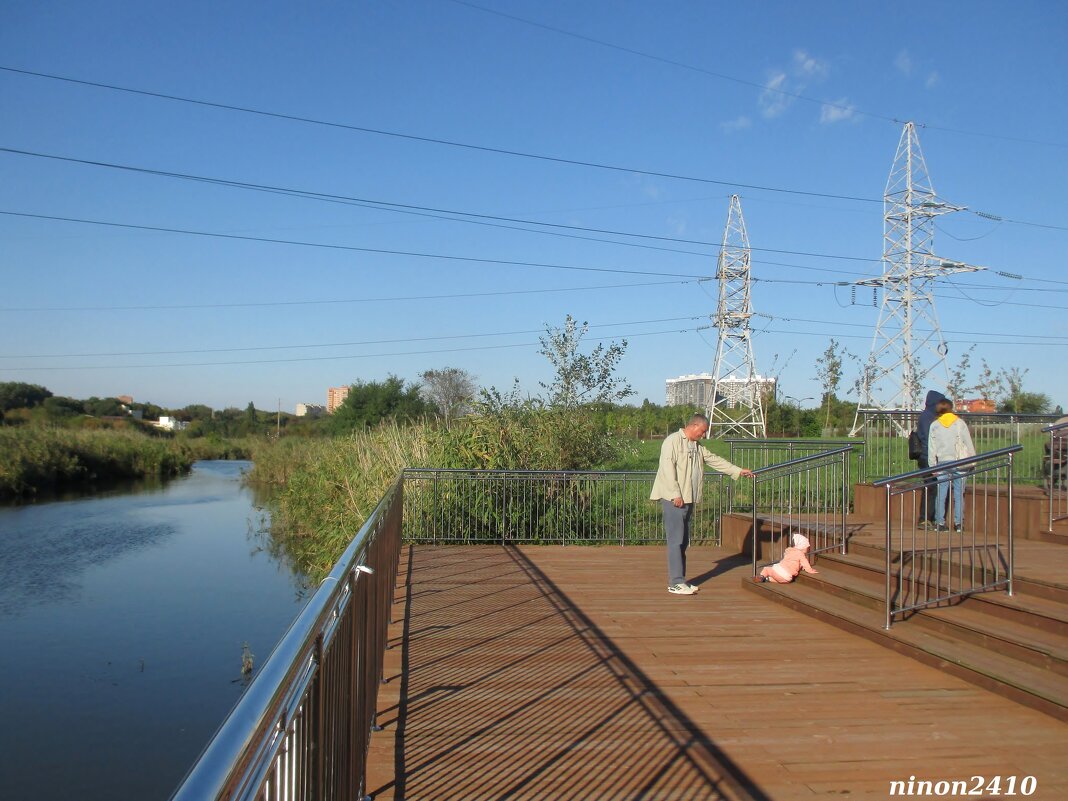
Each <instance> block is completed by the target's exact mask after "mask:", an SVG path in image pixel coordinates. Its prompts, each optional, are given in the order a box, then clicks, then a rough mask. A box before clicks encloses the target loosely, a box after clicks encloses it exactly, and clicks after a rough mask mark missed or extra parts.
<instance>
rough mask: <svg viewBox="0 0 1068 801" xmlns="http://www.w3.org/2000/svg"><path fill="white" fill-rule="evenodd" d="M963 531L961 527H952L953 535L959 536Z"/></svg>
mask: <svg viewBox="0 0 1068 801" xmlns="http://www.w3.org/2000/svg"><path fill="white" fill-rule="evenodd" d="M963 531H964V529H963V527H961V526H953V533H954V534H961V533H963Z"/></svg>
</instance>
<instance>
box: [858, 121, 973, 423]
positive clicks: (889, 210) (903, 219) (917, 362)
mask: <svg viewBox="0 0 1068 801" xmlns="http://www.w3.org/2000/svg"><path fill="white" fill-rule="evenodd" d="M963 209H964V207H963V206H953V205H950V204H949V203H945V202H943V201H941V200H939V199H938V196H937V195H936V194H935V191H934V187H933V186H931V178H930V176H929V175H928V173H927V162H926V161H925V160H924V158H923V152H922V151H921V150H920V140H919V138H918V137H917V135H916V126H915V125H914V124H913V123H911V122H908V123H905V129H904V131H902V133H901V139H900V141H899V142H898V145H897V154H896V155H895V156H894V164H893V166H892V167H891V168H890V178H889V179H888V180H887V182H886V191H885V193H884V194H883V274H882V276H881V277H880V278H872V279H869V280H866V281H857V282H856V283H857V285H858V286H873V287H882V290H883V300H882V306H881V308H880V310H879V321H878V323H876V326H875V336H874V338H873V340H872V346H871V354H870V355H869V356H868V361H867V363H866V364H865V365H864V370H863V374H862V377H861V383H860V390H861V402H860V405H859V406H858V408H857V418H856V420H855V421H854V423H853V431H852V432H851V435H855V434H856V433H857V432H858V431H859V429H860V427H862V425H863V422H862V420H861V413H862V411H863V410H864V409H883V410H889V409H918V408H920V400H921V397H920V396H921V393H922V391H923V388H924V385H925V384H927V383H937V384H938V386H939V387H941V388H945V387H946V386H947V385H948V384H949V368H948V367H947V365H946V352H947V348H946V343H945V341H944V340H943V338H942V328H941V326H940V325H939V322H938V312H937V310H936V309H935V302H934V288H935V284H936V283H937V281H938V280H939V279H941V278H944V277H945V276H947V275H951V274H954V273H963V272H975V271H976V270H982V269H984V268H982V267H974V266H971V265H968V264H962V263H961V262H957V261H949V260H946V259H943V258H940V257H939V256H937V255H935V252H934V228H935V218H936V217H940V216H941V215H943V214H949V213H951V212H954V211H962V210H963Z"/></svg>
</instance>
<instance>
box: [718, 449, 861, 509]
mask: <svg viewBox="0 0 1068 801" xmlns="http://www.w3.org/2000/svg"><path fill="white" fill-rule="evenodd" d="M725 442H727V443H728V444H729V445H730V447H731V449H730V457H729V458H730V461H731V462H733V463H734V464H736V465H738V466H739V467H744V468H748V469H749V470H759V469H760V468H762V467H767V466H769V465H773V464H782V463H783V462H788V461H790V460H791V459H797V458H799V457H801V456H811V455H813V454H817V453H826V452H827V451H830V450H835V449H837V448H844V447H846V446H852V447H853V450H852V453H851V456H850V468H849V470H850V474H851V475H853V476H863V475H864V474H865V472H866V470H865V467H864V440H862V439H728V440H725ZM849 497H850V502H849V505H850V508H852V497H853V486H852V484H850V486H849Z"/></svg>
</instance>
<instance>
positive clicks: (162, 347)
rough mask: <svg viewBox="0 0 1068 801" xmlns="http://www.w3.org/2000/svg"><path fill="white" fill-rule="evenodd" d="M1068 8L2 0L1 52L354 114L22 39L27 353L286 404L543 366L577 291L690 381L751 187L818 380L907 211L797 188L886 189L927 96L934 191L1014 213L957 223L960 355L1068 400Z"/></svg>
mask: <svg viewBox="0 0 1068 801" xmlns="http://www.w3.org/2000/svg"><path fill="white" fill-rule="evenodd" d="M487 9H488V10H487ZM494 12H497V13H494ZM1066 34H1068V9H1066V8H1065V7H1064V6H1062V5H1061V4H1057V3H1047V2H1022V3H1016V4H1013V5H1012V6H1011V8H1010V7H1008V6H1006V5H1005V4H1004V3H992V2H978V3H976V2H967V3H963V2H940V3H934V4H928V5H927V6H925V7H924V8H923V9H922V12H921V11H918V10H909V8H908V7H906V6H902V5H901V4H897V5H892V4H874V3H865V4H858V3H854V2H822V3H793V2H769V3H760V4H752V3H749V4H741V3H720V2H716V3H712V2H696V1H694V2H672V3H656V4H654V3H643V2H630V1H629V0H614V1H613V2H607V1H605V2H599V1H597V0H592V1H590V2H583V3H571V2H557V0H545V1H544V2H537V3H535V2H519V1H518V0H516V1H515V2H507V1H504V0H479V2H478V3H472V4H468V3H466V2H455V1H454V0H396V2H379V3H370V2H357V3H351V2H346V3H341V2H324V3H316V4H294V3H282V2H257V3H251V2H234V3H225V4H220V3H209V2H188V3H181V4H163V3H134V2H100V3H93V4H85V3H75V2H47V1H46V2H40V1H37V0H35V1H33V2H30V1H29V0H27V1H22V0H8V2H5V3H4V4H3V5H2V6H0V54H2V56H0V67H7V68H13V69H16V70H24V71H29V72H34V73H45V74H49V75H53V76H60V77H64V78H70V79H75V80H78V81H87V82H92V83H99V84H108V85H112V86H115V87H125V88H128V89H136V90H140V91H146V92H153V93H158V94H165V95H172V96H176V97H182V98H188V99H194V100H199V101H206V102H207V103H213V104H220V105H229V106H237V107H242V108H246V109H255V110H259V111H265V112H271V113H272V114H275V115H285V116H288V117H300V118H305V119H308V120H316V121H320V122H327V123H333V124H332V125H323V124H313V123H310V122H301V121H297V120H293V119H283V118H280V117H279V116H268V115H264V114H252V113H243V112H239V111H234V110H229V109H223V108H218V107H214V106H211V105H205V104H203V103H201V104H193V103H188V102H178V101H175V100H169V99H163V98H159V97H150V96H146V95H144V94H135V93H130V92H122V91H117V90H114V89H105V88H100V87H95V86H88V85H84V84H77V83H72V82H70V81H60V80H55V79H50V78H44V77H39V76H34V75H28V74H25V73H20V72H12V71H10V70H0V147H2V148H6V149H7V151H3V152H0V211H3V212H9V213H6V214H0V243H2V246H0V275H2V277H3V283H2V286H3V289H2V291H0V325H2V326H3V331H4V336H3V338H2V340H0V380H6V381H29V382H32V383H38V384H44V385H45V386H47V387H49V388H50V389H52V390H53V391H54V392H56V393H57V394H64V395H73V396H76V397H88V396H90V395H98V396H111V395H118V394H129V395H133V396H134V397H135V398H136V399H138V400H143V401H152V402H155V403H157V404H160V405H163V406H168V407H180V406H183V405H186V404H188V403H207V404H208V405H211V406H213V407H216V408H220V407H225V406H239V407H243V406H245V405H246V404H247V403H248V402H249V401H253V402H255V404H256V405H257V407H259V408H265V409H274V408H275V407H276V406H277V405H278V404H279V403H281V407H282V409H283V410H289V411H292V409H293V407H294V404H296V403H297V402H300V401H305V402H319V403H322V402H325V395H326V389H327V387H329V386H335V385H341V384H347V383H351V382H353V381H356V380H365V381H366V380H380V379H383V378H385V377H386V376H387V375H389V374H390V373H393V374H396V375H398V376H400V377H402V378H404V379H406V380H415V379H417V378H418V375H419V374H420V373H421V372H422V371H424V370H427V369H434V368H441V367H445V366H453V367H460V368H463V369H466V370H468V371H469V372H470V373H472V374H473V375H474V376H475V377H476V378H477V380H478V382H479V383H480V384H481V385H496V386H497V387H499V388H505V387H509V386H510V385H511V383H512V380H513V378H518V379H519V380H520V382H521V386H522V387H523V388H524V389H525V390H527V391H530V392H536V391H538V389H539V387H538V384H539V382H541V381H547V380H549V366H548V363H547V362H546V360H545V359H544V357H542V356H539V355H538V353H537V350H538V348H537V344H536V343H537V338H538V332H540V331H543V330H544V327H545V326H546V325H547V324H548V325H561V324H562V323H563V321H564V318H565V316H566V315H567V314H571V315H573V316H574V317H576V318H578V319H579V320H584V321H588V322H589V324H590V326H591V329H590V334H589V339H590V344H591V346H592V344H593V340H594V339H596V338H600V337H609V338H626V339H628V341H629V345H628V349H627V355H626V357H625V358H624V360H623V363H622V367H621V370H622V372H623V374H624V375H625V376H626V377H627V378H628V379H629V380H630V382H631V384H632V385H633V386H634V388H635V390H636V391H637V396H636V398H635V399H634V400H635V401H636V402H640V401H641V400H642V398H646V397H647V398H649V399H650V400H653V401H655V402H658V403H662V402H663V400H664V380H665V379H666V378H669V377H674V376H677V375H681V374H684V373H692V372H702V371H710V370H711V369H712V367H713V360H714V356H715V345H716V332H715V330H713V329H708V328H705V330H698V329H700V328H701V327H707V326H708V325H709V324H710V321H709V319H708V316H709V315H710V314H712V313H713V312H714V310H715V305H716V297H717V288H716V286H715V284H714V282H711V281H705V282H699V281H698V277H702V276H703V277H709V276H712V275H714V272H715V260H716V253H717V250H718V249H717V247H716V246H715V245H713V244H701V243H717V242H719V240H720V239H721V237H722V234H723V227H724V224H725V222H726V215H727V210H728V203H729V196H730V195H731V193H732V192H737V193H738V194H740V195H741V198H742V208H743V212H744V216H745V221H746V225H747V228H748V232H749V237H750V241H751V244H752V245H753V247H754V248H763V249H767V250H759V251H758V250H754V253H753V260H752V273H753V277H754V279H755V282H754V284H753V306H754V310H755V311H756V312H757V313H758V314H760V315H767V316H766V317H765V316H761V317H758V318H756V322H755V330H756V333H755V334H754V339H753V342H754V352H755V356H756V362H757V367H758V369H759V370H760V372H762V373H771V374H778V375H779V376H780V380H781V386H782V391H783V392H784V393H785V394H787V395H790V396H793V397H796V398H805V397H815V396H818V394H819V391H820V389H819V386H818V384H817V383H816V381H815V369H814V362H815V360H816V358H818V356H819V354H820V353H822V352H823V351H824V350H825V349H826V347H827V345H828V342H829V340H830V339H831V338H832V337H834V338H835V339H837V340H838V341H839V342H841V343H842V344H843V345H845V347H846V348H848V349H849V350H850V351H851V352H852V353H854V354H857V355H858V356H861V357H866V355H867V353H868V351H869V350H870V348H871V338H872V333H873V330H874V325H875V323H876V320H877V317H878V309H877V308H875V307H873V305H872V291H871V290H870V289H863V288H861V289H857V291H856V298H855V302H854V301H853V294H852V292H851V289H850V288H849V287H848V286H835V285H834V284H835V282H841V281H854V280H859V279H863V278H865V277H871V276H872V275H876V274H878V273H879V272H880V271H881V267H880V264H879V262H878V259H879V256H880V254H881V252H882V206H881V203H879V202H863V201H858V200H845V199H841V198H834V197H818V196H813V195H811V194H800V193H819V194H825V195H837V196H848V197H855V198H862V199H870V200H875V201H878V200H880V199H881V197H882V193H883V189H884V187H885V185H886V180H887V175H888V173H889V169H890V166H891V163H892V161H893V157H894V151H895V148H896V146H897V142H898V139H899V137H900V135H901V127H902V126H901V121H904V120H909V119H911V120H915V121H917V122H918V123H922V124H924V125H926V126H927V127H925V128H922V129H921V130H920V134H919V135H920V141H921V144H922V147H923V150H924V155H925V156H926V160H927V166H928V168H929V170H930V174H931V178H932V181H933V184H934V187H935V189H936V190H937V191H938V193H939V195H940V196H941V197H942V198H944V199H945V200H947V201H949V202H951V203H955V204H959V205H964V206H967V207H968V208H969V209H970V210H972V211H980V212H983V213H985V214H991V215H996V216H999V217H1001V218H1003V221H995V220H991V219H989V218H986V217H981V216H979V215H977V214H974V213H972V211H969V212H962V213H958V214H954V215H950V216H947V217H943V218H941V219H940V220H939V223H938V225H939V228H938V232H937V234H936V249H937V250H938V251H939V253H940V254H941V255H944V256H945V257H947V258H951V259H954V260H960V261H964V262H969V263H973V264H979V265H986V266H989V267H991V268H992V269H991V270H989V271H986V272H980V273H974V274H969V275H965V276H956V277H954V278H953V279H952V281H951V282H946V284H945V285H944V286H940V287H939V289H938V290H937V292H936V297H937V304H938V306H937V308H938V314H939V317H940V320H941V325H942V328H943V330H944V332H945V338H946V340H947V342H948V345H949V360H950V362H951V363H953V362H955V361H956V360H957V359H958V358H959V356H960V355H961V354H963V353H964V352H965V350H966V349H967V348H968V347H969V345H970V344H972V343H976V348H975V351H974V353H973V363H975V364H976V365H977V364H978V363H979V360H980V359H985V360H986V361H987V362H988V363H989V364H990V365H991V366H993V367H995V368H1007V367H1021V368H1024V369H1027V370H1028V373H1027V376H1026V380H1025V387H1026V388H1027V389H1029V390H1033V391H1039V392H1044V393H1046V394H1048V395H1050V396H1051V398H1052V399H1053V400H1054V402H1056V403H1061V404H1063V405H1068V376H1066V373H1068V371H1066V370H1065V369H1064V368H1065V366H1066V364H1068V360H1066V358H1065V356H1066V353H1068V315H1066V314H1065V309H1066V307H1068V273H1066V271H1065V269H1064V261H1065V260H1064V256H1065V252H1066V245H1068V214H1066V210H1068V198H1066V191H1065V188H1066V187H1068V113H1066V104H1065V76H1066V75H1068V55H1066V52H1068V51H1066V49H1065V47H1064V41H1065V39H1066ZM609 45H610V46H609ZM774 90H779V91H778V92H776V91H774ZM782 92H786V93H789V94H783V93H782ZM796 95H800V96H802V97H796ZM825 102H829V103H831V104H833V105H825ZM344 126H350V127H344ZM354 127H355V128H361V129H374V130H377V131H380V132H389V133H395V134H404V135H407V136H408V137H422V138H424V139H434V140H447V141H451V142H455V143H462V144H466V145H475V146H478V147H479V148H489V149H495V150H508V151H514V152H517V153H526V154H531V155H539V156H548V157H552V158H554V159H562V160H565V161H571V162H586V163H589V164H600V165H607V166H612V167H619V168H623V169H604V168H602V167H595V166H581V165H578V164H574V163H563V162H561V161H550V160H546V159H536V158H529V157H522V156H517V155H506V154H503V153H499V152H490V151H489V150H483V149H476V148H471V147H457V146H453V145H447V144H441V143H437V142H428V141H420V140H418V139H413V138H404V137H398V136H391V135H385V133H373V132H370V131H368V130H353V128H354ZM11 150H18V151H25V152H27V153H33V154H37V155H26V154H18V153H12V152H9V151H11ZM46 155H47V156H59V157H62V158H64V159H79V160H83V161H95V162H102V163H106V164H111V165H123V166H127V167H134V168H138V169H142V170H144V169H148V170H156V171H162V172H170V173H180V174H184V175H191V176H200V177H207V178H212V179H220V180H225V181H232V182H241V183H247V184H256V185H259V186H270V187H277V188H284V189H287V190H300V191H302V192H310V193H318V194H319V195H329V196H331V199H332V201H333V202H325V201H323V200H313V199H309V198H308V197H307V196H304V197H297V196H294V195H293V194H292V193H279V192H263V191H250V190H248V189H242V188H236V187H233V186H223V185H220V184H219V183H207V182H203V181H190V180H181V179H175V178H167V177H161V176H158V175H152V174H147V173H144V172H134V171H129V170H120V169H116V168H115V167H105V166H91V165H86V164H79V163H74V162H72V161H62V160H57V159H49V158H45V157H44V156H46ZM638 171H644V173H643V172H638ZM649 173H657V174H658V175H653V174H649ZM668 176H678V177H668ZM693 179H701V180H693ZM716 182H723V183H716ZM734 182H736V183H739V184H746V185H749V187H756V186H760V187H767V188H768V189H756V188H741V187H738V186H732V183H734ZM772 189H774V190H783V189H785V190H793V191H792V192H783V191H769V190H772ZM338 197H344V198H359V199H361V200H365V201H374V202H375V203H381V202H385V203H393V204H404V205H406V206H417V207H423V208H433V209H442V210H452V211H456V212H466V213H469V214H471V213H473V214H479V215H489V216H493V217H507V218H513V219H518V220H529V221H536V222H542V223H552V224H556V225H566V226H574V227H575V228H577V229H599V230H604V231H613V232H620V234H637V235H643V236H645V237H663V238H664V239H661V240H656V239H641V238H635V237H632V236H631V237H628V236H622V235H607V234H599V233H590V232H588V231H576V230H574V229H560V228H557V229H552V230H555V231H556V232H557V233H570V234H572V236H553V235H547V234H545V233H536V232H531V231H529V230H523V231H520V230H515V226H518V227H521V228H526V229H530V228H536V227H537V226H532V225H528V224H526V223H503V224H504V225H511V226H513V227H512V228H507V227H500V225H502V222H501V221H499V220H498V221H496V226H490V225H486V224H473V223H471V222H457V221H454V220H443V219H441V218H440V217H427V216H417V215H413V214H403V213H397V212H396V211H390V210H386V209H383V208H382V207H380V206H379V207H376V208H371V207H368V206H367V205H354V204H353V203H351V202H337V199H338ZM409 210H410V209H409ZM11 212H13V213H14V214H12V213H11ZM19 215H38V216H19ZM447 216H448V215H447ZM42 217H53V218H55V217H63V218H68V219H70V220H91V221H96V222H106V223H113V224H114V223H117V224H121V225H123V226H141V227H140V228H138V227H116V226H114V225H109V226H103V225H92V224H87V223H79V222H69V221H60V220H56V219H42ZM467 219H469V220H470V219H478V220H479V221H480V222H481V223H487V222H493V221H492V220H488V219H486V218H470V217H469V218H467ZM1004 220H1013V221H1017V222H1006V221H1004ZM146 228H154V229H160V228H163V229H171V230H170V231H160V230H145V229H146ZM176 230H182V231H187V232H198V234H225V235H226V237H218V236H204V235H198V234H193V233H186V234H182V233H175V232H174V231H176ZM540 230H542V231H544V230H547V229H544V228H543V229H540ZM574 234H577V235H578V236H582V237H586V238H575V236H574ZM264 239H269V240H286V241H287V242H289V243H305V244H283V243H279V242H265V241H254V240H264ZM594 239H597V240H611V241H610V242H606V241H592V240H594ZM680 240H685V241H680ZM624 242H626V243H630V244H620V243H624ZM634 244H641V245H645V246H646V247H634V246H633V245H634ZM649 246H654V248H659V249H654V248H651V247H649ZM383 251H393V252H392V253H387V252H383ZM397 251H403V252H404V253H407V254H417V253H418V254H427V255H423V256H416V255H401V254H399V253H397ZM769 251H792V252H791V253H781V252H780V253H776V252H769ZM801 253H804V254H817V255H800V254H801ZM431 256H447V257H450V258H447V259H443V258H432V257H431ZM831 256H834V257H847V258H830V257H831ZM458 257H459V258H458ZM464 257H474V258H478V259H486V260H495V261H492V262H474V261H467V260H464ZM864 259H868V260H870V261H864ZM500 262H513V263H512V264H503V263H500ZM515 262H523V263H525V265H526V266H521V265H519V264H515ZM532 264H539V265H545V264H552V265H557V266H558V267H557V268H550V267H544V266H530V265H532ZM561 268H566V269H561ZM575 268H582V269H575ZM998 272H1007V273H1010V274H1017V275H1020V276H1022V277H1023V279H1024V280H1017V279H1015V278H1009V277H1006V276H1002V275H999V274H998ZM1058 282H1059V283H1058ZM443 296H453V297H443ZM42 368H47V369H42ZM57 368H58V369H57ZM853 377H854V376H853V375H847V378H846V381H845V382H843V383H844V384H848V383H851V382H852V380H853ZM843 388H844V387H843Z"/></svg>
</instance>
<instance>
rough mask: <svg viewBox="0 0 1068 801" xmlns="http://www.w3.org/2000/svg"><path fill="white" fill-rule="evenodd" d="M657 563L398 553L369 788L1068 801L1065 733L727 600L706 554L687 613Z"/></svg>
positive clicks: (806, 625) (736, 573)
mask: <svg viewBox="0 0 1068 801" xmlns="http://www.w3.org/2000/svg"><path fill="white" fill-rule="evenodd" d="M665 562H666V559H665V554H664V550H663V548H662V547H627V548H619V547H600V548H591V547H564V546H543V547H520V548H503V547H498V546H454V547H430V546H412V547H408V548H405V551H404V554H403V556H402V565H401V574H400V579H399V582H400V585H401V586H400V587H399V588H398V596H397V597H398V603H397V605H396V606H395V607H394V610H395V611H394V617H395V618H396V619H397V623H396V624H395V625H394V626H393V627H391V642H392V643H393V645H394V647H392V648H391V649H390V650H389V651H387V657H386V677H387V679H388V683H387V684H386V685H384V686H383V688H382V693H381V696H380V703H379V710H380V712H379V722H380V723H381V724H383V725H384V729H383V731H382V732H379V733H376V734H375V735H374V737H373V740H372V750H371V758H370V765H369V772H370V780H369V784H368V790H369V791H370V792H371V793H372V794H373V796H374V797H375V798H376V799H387V798H407V799H445V798H457V799H465V801H467V800H471V799H504V798H508V799H523V798H529V799H534V798H537V799H606V800H608V799H717V798H729V799H742V798H746V799H772V800H773V801H788V800H789V799H812V798H843V797H844V798H865V799H868V798H870V799H875V798H889V797H890V782H891V781H895V780H897V781H905V782H907V781H908V780H909V779H910V777H915V778H916V779H917V780H923V779H926V780H930V781H933V782H937V781H940V780H945V781H952V780H964V781H966V782H968V787H969V789H970V788H971V787H972V786H974V783H975V782H974V780H973V779H971V777H973V776H984V777H986V778H987V779H988V780H989V779H990V778H992V777H994V776H996V775H1000V776H1001V777H1002V781H1003V783H1004V782H1005V781H1006V780H1007V779H1008V778H1009V777H1011V776H1014V777H1016V782H1017V786H1019V782H1020V781H1022V779H1023V777H1024V776H1029V775H1030V776H1034V777H1035V778H1036V779H1037V791H1036V792H1034V794H1033V795H1031V796H1030V798H1035V799H1057V800H1058V801H1060V800H1061V799H1065V798H1068V759H1066V755H1068V727H1066V726H1065V725H1064V724H1061V723H1058V722H1057V721H1055V720H1053V719H1052V718H1049V717H1047V716H1045V715H1042V714H1040V713H1038V712H1034V711H1032V710H1030V709H1027V708H1024V707H1021V706H1018V705H1016V704H1014V703H1012V702H1011V701H1008V700H1006V699H1003V698H1000V697H998V696H995V695H992V694H990V693H988V692H986V691H984V690H981V689H979V688H977V687H974V686H972V685H970V684H967V683H965V682H963V681H960V680H958V679H955V678H953V677H951V676H947V675H944V674H943V673H941V672H940V671H938V670H937V669H935V668H930V667H925V666H923V665H920V664H918V663H916V662H914V661H912V660H910V659H908V658H906V657H903V656H900V655H898V654H895V653H893V652H891V651H888V650H887V649H885V648H881V647H879V646H878V645H875V644H873V643H871V642H868V641H866V640H863V639H861V638H858V637H854V636H852V635H849V634H847V633H844V632H842V631H840V630H838V629H836V628H834V627H831V626H829V625H825V624H823V623H820V622H818V621H815V620H812V619H811V618H808V617H807V616H805V615H802V614H799V613H796V612H792V611H790V610H788V609H785V608H783V607H781V606H779V605H778V604H774V603H771V602H769V601H767V600H765V599H763V598H761V597H760V596H759V594H756V593H751V592H746V591H744V590H743V589H742V586H741V582H742V580H743V577H744V576H745V575H747V574H748V565H747V564H746V563H744V562H741V561H739V560H738V557H736V556H734V557H732V556H730V555H728V554H727V553H726V552H724V551H719V550H716V549H712V548H706V547H698V548H692V549H691V551H690V565H689V567H690V575H691V577H693V579H692V580H695V581H696V582H699V583H700V585H701V592H700V593H699V594H697V595H694V596H673V595H669V594H668V593H667V592H666V577H665V576H666V564H665ZM899 795H900V793H899ZM959 795H962V794H960V793H958V796H959ZM971 797H978V796H971ZM982 797H990V796H988V795H984V796H982Z"/></svg>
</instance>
